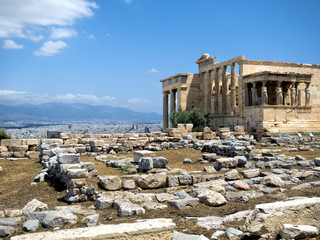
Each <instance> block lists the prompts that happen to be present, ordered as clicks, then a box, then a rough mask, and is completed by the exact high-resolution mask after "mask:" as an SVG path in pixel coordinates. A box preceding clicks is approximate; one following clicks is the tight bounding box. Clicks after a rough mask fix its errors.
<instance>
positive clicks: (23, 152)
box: [12, 151, 26, 158]
mask: <svg viewBox="0 0 320 240" xmlns="http://www.w3.org/2000/svg"><path fill="white" fill-rule="evenodd" d="M25 155H26V152H25V151H22V152H21V151H20V152H13V154H12V156H13V157H17V158H22V157H25Z"/></svg>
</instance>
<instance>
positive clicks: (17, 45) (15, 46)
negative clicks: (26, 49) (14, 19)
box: [2, 39, 23, 49]
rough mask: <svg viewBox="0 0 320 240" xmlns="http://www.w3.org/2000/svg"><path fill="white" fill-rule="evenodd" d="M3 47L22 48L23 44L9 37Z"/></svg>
mask: <svg viewBox="0 0 320 240" xmlns="http://www.w3.org/2000/svg"><path fill="white" fill-rule="evenodd" d="M2 48H3V49H22V48H23V45H22V44H17V43H16V42H15V41H13V40H11V39H8V40H5V41H4V43H3V46H2Z"/></svg>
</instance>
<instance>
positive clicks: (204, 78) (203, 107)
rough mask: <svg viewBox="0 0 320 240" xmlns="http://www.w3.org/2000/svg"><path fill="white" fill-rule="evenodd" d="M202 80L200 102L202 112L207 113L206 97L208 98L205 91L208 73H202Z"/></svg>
mask: <svg viewBox="0 0 320 240" xmlns="http://www.w3.org/2000/svg"><path fill="white" fill-rule="evenodd" d="M202 79H203V84H202V86H203V91H202V93H203V95H202V99H203V101H202V111H203V112H205V111H207V104H208V102H207V97H208V90H207V88H208V84H207V81H208V72H205V73H203V76H202Z"/></svg>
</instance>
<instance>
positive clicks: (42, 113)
mask: <svg viewBox="0 0 320 240" xmlns="http://www.w3.org/2000/svg"><path fill="white" fill-rule="evenodd" d="M0 120H4V121H5V120H11V121H26V120H28V121H46V122H51V121H87V120H110V121H134V122H149V121H161V120H162V115H160V114H158V113H145V112H135V111H132V110H129V109H126V108H120V107H111V106H106V105H98V106H93V105H89V104H82V103H81V104H80V103H75V104H66V103H44V104H40V105H32V104H22V105H16V106H8V105H3V104H0Z"/></svg>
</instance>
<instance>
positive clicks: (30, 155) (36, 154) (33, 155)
mask: <svg viewBox="0 0 320 240" xmlns="http://www.w3.org/2000/svg"><path fill="white" fill-rule="evenodd" d="M39 155H40V153H39V152H36V151H28V152H26V156H27V157H28V158H30V159H37V158H39Z"/></svg>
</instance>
